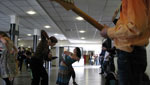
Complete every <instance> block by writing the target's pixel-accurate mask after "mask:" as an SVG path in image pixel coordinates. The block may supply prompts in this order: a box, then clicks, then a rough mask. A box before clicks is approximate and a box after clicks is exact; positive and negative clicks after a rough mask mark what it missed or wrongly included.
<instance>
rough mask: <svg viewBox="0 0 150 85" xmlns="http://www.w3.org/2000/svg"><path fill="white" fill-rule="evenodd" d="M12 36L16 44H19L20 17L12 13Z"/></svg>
mask: <svg viewBox="0 0 150 85" xmlns="http://www.w3.org/2000/svg"><path fill="white" fill-rule="evenodd" d="M9 33H10V38H11V40H12V41H13V42H14V44H15V46H17V45H18V36H19V17H17V16H16V15H10V31H9Z"/></svg>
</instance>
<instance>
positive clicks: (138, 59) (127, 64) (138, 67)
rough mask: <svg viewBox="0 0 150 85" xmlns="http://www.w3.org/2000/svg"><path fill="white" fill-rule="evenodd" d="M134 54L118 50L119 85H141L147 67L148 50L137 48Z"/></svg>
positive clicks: (142, 47) (141, 47)
mask: <svg viewBox="0 0 150 85" xmlns="http://www.w3.org/2000/svg"><path fill="white" fill-rule="evenodd" d="M133 48H134V50H133V51H132V52H125V51H122V50H117V56H118V74H119V85H140V84H139V82H140V81H142V78H143V76H144V72H145V70H146V66H147V56H146V49H145V47H144V46H135V47H133Z"/></svg>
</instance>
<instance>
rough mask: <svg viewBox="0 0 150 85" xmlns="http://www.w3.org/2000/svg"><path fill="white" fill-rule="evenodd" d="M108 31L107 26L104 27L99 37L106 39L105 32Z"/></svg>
mask: <svg viewBox="0 0 150 85" xmlns="http://www.w3.org/2000/svg"><path fill="white" fill-rule="evenodd" d="M108 29H109V27H108V26H107V25H104V28H103V29H102V31H101V32H100V34H101V36H102V37H104V38H108V35H107V30H108Z"/></svg>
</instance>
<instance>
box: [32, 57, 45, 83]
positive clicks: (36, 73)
mask: <svg viewBox="0 0 150 85" xmlns="http://www.w3.org/2000/svg"><path fill="white" fill-rule="evenodd" d="M31 70H32V76H33V79H32V84H31V85H39V83H40V80H41V85H48V74H47V72H46V70H45V68H44V67H43V63H42V62H40V61H39V60H36V59H31Z"/></svg>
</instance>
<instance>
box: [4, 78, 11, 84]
mask: <svg viewBox="0 0 150 85" xmlns="http://www.w3.org/2000/svg"><path fill="white" fill-rule="evenodd" d="M3 80H4V81H5V83H6V85H11V81H10V80H9V78H3Z"/></svg>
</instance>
